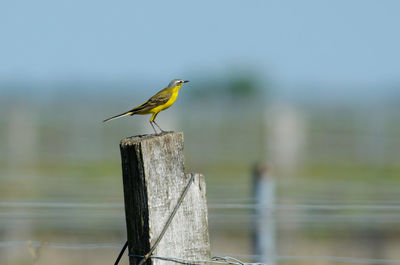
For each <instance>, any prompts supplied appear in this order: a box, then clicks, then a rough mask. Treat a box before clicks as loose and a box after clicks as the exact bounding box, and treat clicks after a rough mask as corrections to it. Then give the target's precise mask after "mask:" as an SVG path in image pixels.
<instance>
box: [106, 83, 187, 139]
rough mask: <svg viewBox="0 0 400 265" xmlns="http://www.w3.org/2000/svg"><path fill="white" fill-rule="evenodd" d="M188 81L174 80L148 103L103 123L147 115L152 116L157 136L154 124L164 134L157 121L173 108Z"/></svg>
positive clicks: (151, 122) (151, 119)
mask: <svg viewBox="0 0 400 265" xmlns="http://www.w3.org/2000/svg"><path fill="white" fill-rule="evenodd" d="M188 82H189V81H188V80H182V79H173V80H172V81H171V82H169V84H168V86H167V87H166V88H164V89H162V90H160V91H159V92H157V94H155V95H154V96H152V97H151V98H149V99H148V100H147V101H146V102H144V103H143V104H141V105H139V106H137V107H135V108H133V109H131V110H128V111H126V112H124V113H121V114H118V115H116V116H113V117H111V118H108V119H105V120H104V121H103V122H107V121H111V120H115V119H118V118H121V117H124V116H128V115H130V116H132V115H136V114H138V115H145V114H152V116H151V118H150V125H151V127H153V130H154V132H155V133H156V134H158V133H157V131H156V129H155V128H154V125H153V123H154V124H155V125H156V126H157V127H158V129H160V131H161V132H160V133H164V132H165V131H164V130H163V129H161V127H160V126H159V125H158V124H157V123H156V121H155V119H156V117H157V115H158V113H159V112H160V111H163V110H165V109H168V108H169V107H171V106H172V104H174V103H175V100H176V99H177V98H178V93H179V90H180V88H181V87H182V85H183V84H185V83H188Z"/></svg>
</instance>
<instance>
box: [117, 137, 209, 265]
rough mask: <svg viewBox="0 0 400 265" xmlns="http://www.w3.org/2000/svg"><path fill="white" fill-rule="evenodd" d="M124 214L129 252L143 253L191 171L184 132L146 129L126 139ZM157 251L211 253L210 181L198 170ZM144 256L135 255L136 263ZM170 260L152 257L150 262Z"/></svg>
mask: <svg viewBox="0 0 400 265" xmlns="http://www.w3.org/2000/svg"><path fill="white" fill-rule="evenodd" d="M120 149H121V159H122V175H123V184H124V199H125V214H126V226H127V234H128V249H129V254H130V255H142V256H144V255H145V254H147V253H148V252H149V250H150V248H151V247H152V246H153V244H154V242H155V241H156V240H157V238H158V237H159V235H160V233H161V231H162V229H163V228H164V225H165V223H166V222H167V219H168V217H169V216H170V214H171V212H172V211H173V209H174V207H175V205H176V204H177V201H178V199H179V197H180V196H181V194H182V193H183V191H184V189H185V187H186V185H187V184H188V182H189V179H190V174H185V173H184V156H183V133H181V132H178V133H175V132H169V133H164V134H162V135H144V136H134V137H128V138H124V139H122V140H121V143H120ZM153 255H155V256H162V257H174V258H181V259H209V258H210V242H209V235H208V222H207V204H206V186H205V180H204V177H203V176H202V175H200V174H196V176H195V179H194V182H193V183H192V185H191V186H190V188H189V191H188V193H187V195H186V197H185V198H184V200H183V203H182V205H181V206H180V208H179V210H178V211H177V213H176V215H175V217H174V219H173V220H172V223H171V224H170V226H169V227H168V229H167V231H166V233H165V235H164V237H163V238H162V239H161V241H160V243H159V245H158V246H157V248H156V249H155V250H154V252H153ZM140 260H141V258H136V257H132V256H130V258H129V262H130V264H131V265H136V264H138V263H139V262H140ZM167 263H168V265H169V264H170V262H167V261H163V260H159V259H149V260H148V261H147V262H146V264H149V265H150V264H155V265H159V264H167Z"/></svg>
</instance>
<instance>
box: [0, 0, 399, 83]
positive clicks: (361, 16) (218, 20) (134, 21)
mask: <svg viewBox="0 0 400 265" xmlns="http://www.w3.org/2000/svg"><path fill="white" fill-rule="evenodd" d="M399 13H400V1H396V0H393V1H389V0H385V1H377V0H374V1H372V0H336V1H327V0H312V1H311V0H302V1H299V0H293V1H285V0H279V1H268V0H249V1H244V0H213V1H210V0H203V1H187V0H182V1H176V0H172V1H100V0H96V1H94V0H87V1H77V0H68V1H67V0H65V1H64V0H63V1H54V0H38V1H27V0H26V1H18V0H16V1H11V0H10V1H2V2H1V3H0V33H1V40H2V41H1V42H0V58H1V63H0V79H35V80H57V79H69V78H83V79H100V80H101V79H131V78H132V79H135V78H139V79H141V80H146V79H151V80H154V79H155V80H169V79H171V77H182V76H183V78H190V75H194V73H206V74H207V73H213V74H214V75H218V74H224V73H225V72H226V71H227V69H229V67H230V66H231V65H242V64H243V65H244V66H245V67H247V66H251V67H254V69H257V71H258V72H259V73H260V74H261V75H264V74H265V75H266V76H272V77H273V79H274V80H275V81H276V82H278V83H279V84H282V86H285V85H286V86H289V87H290V86H292V87H295V86H296V85H297V84H304V83H305V84H307V83H312V84H314V83H315V84H347V85H349V84H350V85H361V86H362V85H371V84H372V86H374V85H378V84H380V83H382V82H397V81H398V80H399V76H400V75H399V74H400V52H399V47H400V34H399V25H400V16H399ZM188 76H189V77H188Z"/></svg>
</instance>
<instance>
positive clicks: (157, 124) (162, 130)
mask: <svg viewBox="0 0 400 265" xmlns="http://www.w3.org/2000/svg"><path fill="white" fill-rule="evenodd" d="M153 122H154V124H155V125H156V126H157V127H158V129H160V131H161V132H162V133H165V132H166V131H164V130H163V129H161V127H160V126H159V125H158V124H157V123H156V121H153Z"/></svg>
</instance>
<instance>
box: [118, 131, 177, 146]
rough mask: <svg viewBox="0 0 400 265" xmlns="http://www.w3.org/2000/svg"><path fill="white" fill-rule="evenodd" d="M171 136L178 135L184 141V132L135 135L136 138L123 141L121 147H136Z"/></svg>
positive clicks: (126, 138) (130, 137) (132, 137)
mask: <svg viewBox="0 0 400 265" xmlns="http://www.w3.org/2000/svg"><path fill="white" fill-rule="evenodd" d="M171 135H176V136H178V137H180V138H182V140H183V132H164V133H161V134H143V135H135V136H129V137H125V138H122V139H121V142H120V145H121V146H125V145H134V144H137V143H140V142H142V141H152V140H157V139H159V140H160V137H161V139H163V138H165V137H167V138H168V136H171Z"/></svg>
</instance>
